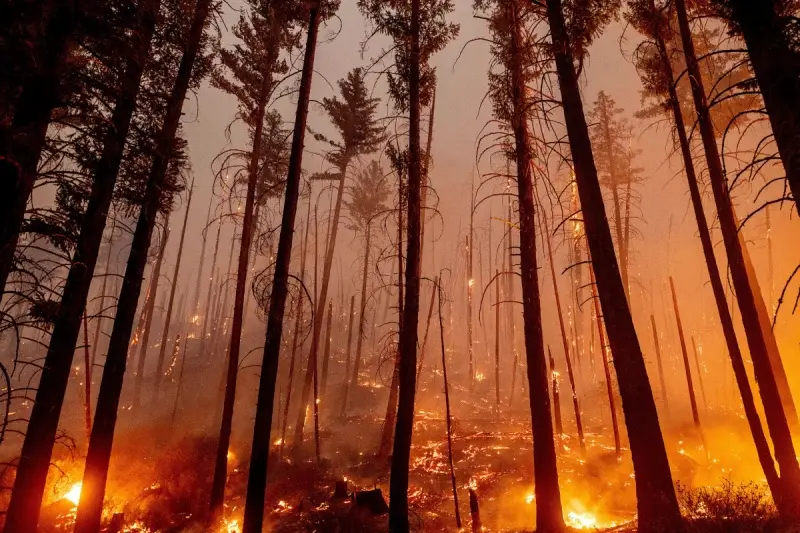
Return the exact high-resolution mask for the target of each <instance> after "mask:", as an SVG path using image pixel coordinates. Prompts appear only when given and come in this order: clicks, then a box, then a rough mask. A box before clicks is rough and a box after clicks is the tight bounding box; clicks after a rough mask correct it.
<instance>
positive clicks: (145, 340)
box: [109, 215, 169, 408]
mask: <svg viewBox="0 0 800 533" xmlns="http://www.w3.org/2000/svg"><path fill="white" fill-rule="evenodd" d="M168 241H169V215H167V219H166V220H165V221H164V236H163V237H162V241H161V249H160V250H159V251H158V258H157V259H156V264H155V266H154V267H153V272H152V273H151V274H150V277H151V279H150V289H151V291H150V297H149V298H148V300H147V309H146V311H145V319H144V330H143V331H142V339H141V342H140V343H139V358H138V360H137V362H136V380H135V381H134V384H133V407H134V408H138V407H139V405H140V402H141V399H142V384H143V382H144V365H145V362H146V361H147V347H148V346H149V344H150V326H152V325H153V314H154V313H155V308H156V295H157V293H158V283H159V281H160V278H161V265H162V264H163V263H164V254H165V253H166V250H167V242H168ZM128 261H130V259H129V260H128ZM123 287H124V282H123ZM120 297H121V295H120ZM117 308H119V300H117ZM114 321H115V322H116V318H115V319H114ZM112 331H113V327H112ZM109 343H110V341H109ZM109 348H110V346H109ZM126 359H127V357H126ZM126 366H127V363H126Z"/></svg>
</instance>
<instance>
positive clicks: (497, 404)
mask: <svg viewBox="0 0 800 533" xmlns="http://www.w3.org/2000/svg"><path fill="white" fill-rule="evenodd" d="M494 280H495V286H494V416H496V417H499V416H500V271H499V270H495V271H494Z"/></svg>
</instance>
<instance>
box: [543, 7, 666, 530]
mask: <svg viewBox="0 0 800 533" xmlns="http://www.w3.org/2000/svg"><path fill="white" fill-rule="evenodd" d="M546 5H547V15H548V20H549V22H550V31H551V35H552V40H553V53H554V56H555V63H556V71H557V74H558V80H559V86H560V88H561V99H562V104H563V108H564V117H565V122H566V127H567V133H568V136H569V144H570V148H571V151H572V157H573V162H574V164H575V176H576V182H577V185H578V195H579V196H580V202H581V209H582V212H583V221H584V224H585V227H586V235H587V240H588V243H589V249H590V250H591V257H592V264H593V267H594V273H595V276H596V277H597V285H598V292H599V295H600V303H601V304H602V308H603V314H604V316H605V319H606V325H607V329H608V333H609V341H610V343H611V349H612V351H613V353H614V367H615V369H616V372H617V377H618V381H619V388H620V395H621V396H622V408H623V411H624V414H625V423H626V426H627V428H628V437H629V440H630V445H631V455H632V457H633V468H634V473H635V475H636V496H637V502H638V505H637V507H638V514H639V530H640V531H642V532H648V531H659V530H660V531H674V530H677V529H678V528H679V527H680V523H681V516H680V511H679V509H678V501H677V498H676V496H675V488H674V486H673V483H672V474H671V472H670V470H669V461H668V459H667V451H666V447H665V445H664V438H663V435H662V434H661V428H660V426H659V423H658V412H657V411H656V404H655V400H654V399H653V391H652V389H651V388H650V381H649V380H648V378H647V369H646V367H645V363H644V357H643V355H642V349H641V346H640V345H639V339H638V338H637V336H636V329H635V327H634V325H633V318H632V317H631V312H630V309H629V308H628V304H627V299H626V296H625V286H624V285H623V283H622V279H621V277H620V274H619V268H618V265H617V262H616V260H615V255H614V243H613V241H612V240H611V231H610V229H609V227H608V222H607V219H606V214H605V207H604V206H603V195H602V192H601V191H600V182H599V180H598V176H597V168H596V167H595V164H594V157H593V155H592V144H591V141H590V139H589V129H588V126H587V124H586V116H585V115H584V113H583V103H582V102H581V95H580V89H579V87H578V78H577V75H576V73H575V64H574V58H573V54H572V47H571V44H570V39H569V35H568V33H567V28H566V23H565V22H564V12H563V7H562V3H561V0H546Z"/></svg>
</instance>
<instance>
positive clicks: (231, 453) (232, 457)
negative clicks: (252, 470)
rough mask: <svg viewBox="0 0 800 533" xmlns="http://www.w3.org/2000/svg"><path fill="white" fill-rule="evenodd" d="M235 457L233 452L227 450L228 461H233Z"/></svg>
mask: <svg viewBox="0 0 800 533" xmlns="http://www.w3.org/2000/svg"><path fill="white" fill-rule="evenodd" d="M235 459H236V456H235V455H234V454H233V452H232V451H230V450H228V461H233V460H235Z"/></svg>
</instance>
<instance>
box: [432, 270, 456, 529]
mask: <svg viewBox="0 0 800 533" xmlns="http://www.w3.org/2000/svg"><path fill="white" fill-rule="evenodd" d="M433 291H434V294H438V296H439V298H438V300H439V339H440V340H441V346H442V377H443V379H444V412H445V417H446V418H445V421H446V425H447V459H448V463H449V464H450V484H451V485H452V489H453V507H454V509H455V514H456V527H457V528H458V529H459V530H460V529H461V511H460V510H459V508H458V491H457V490H456V471H455V468H453V429H452V423H451V418H450V385H449V383H448V381H447V352H446V351H445V349H444V318H443V316H442V287H441V286H440V285H439V278H438V277H437V278H436V281H434V287H433Z"/></svg>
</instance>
